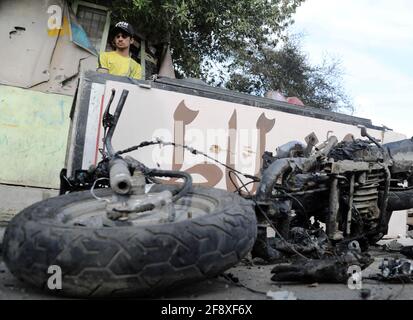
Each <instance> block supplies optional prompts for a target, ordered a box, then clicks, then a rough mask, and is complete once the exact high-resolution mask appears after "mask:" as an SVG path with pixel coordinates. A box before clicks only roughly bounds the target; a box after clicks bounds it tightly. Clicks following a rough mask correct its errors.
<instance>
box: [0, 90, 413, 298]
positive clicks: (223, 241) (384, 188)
mask: <svg viewBox="0 0 413 320" xmlns="http://www.w3.org/2000/svg"><path fill="white" fill-rule="evenodd" d="M115 95H116V92H115V91H113V92H112V96H111V97H110V100H109V104H108V106H107V108H106V111H105V113H104V117H103V127H104V129H105V130H104V131H105V135H104V148H103V150H102V151H101V152H102V156H103V160H102V161H101V162H100V163H99V164H98V165H97V166H96V167H92V168H90V170H80V171H77V172H74V173H73V176H70V177H67V176H66V174H65V173H66V171H65V170H62V173H61V181H62V183H61V195H60V196H58V197H55V198H51V199H47V200H44V201H41V202H38V203H36V204H34V205H32V206H30V207H28V208H26V209H25V210H23V211H22V212H21V213H19V214H18V215H17V216H16V217H14V218H13V220H12V221H11V222H10V224H9V225H8V227H7V230H6V233H5V236H4V241H3V250H2V252H4V255H3V257H4V261H5V263H6V265H7V267H8V268H9V270H10V271H11V272H12V273H13V274H14V275H15V276H16V277H18V278H19V279H21V280H22V281H24V282H26V283H28V284H30V285H33V286H35V287H38V288H41V289H43V290H46V291H47V290H48V286H47V283H48V279H49V277H50V274H49V273H48V268H49V267H50V266H58V267H59V268H60V269H61V270H62V284H63V287H62V290H59V291H52V292H51V293H54V294H64V295H69V296H76V297H108V296H135V297H136V296H144V297H148V296H152V295H157V296H159V295H162V294H163V293H165V292H166V291H170V290H172V289H174V288H176V287H179V286H181V285H185V284H188V283H193V282H195V281H200V280H204V279H206V278H211V277H215V276H218V275H220V274H221V273H222V272H224V271H225V270H227V269H229V268H231V267H232V266H234V265H236V264H237V263H239V262H240V261H241V260H242V259H243V258H244V257H246V256H247V254H248V253H249V252H252V255H253V256H256V257H261V258H263V259H265V260H267V261H275V260H279V259H282V258H283V257H287V258H290V257H291V256H293V255H297V256H299V257H300V256H301V258H304V259H306V263H301V262H300V261H298V262H297V261H295V263H296V264H292V265H289V266H276V268H275V270H274V273H275V275H274V280H291V279H293V280H296V281H314V280H323V281H331V278H334V277H336V278H337V279H338V280H340V281H341V280H342V279H344V276H343V273H345V272H346V268H345V266H346V265H348V264H359V265H361V266H362V267H363V266H365V265H368V264H369V263H370V259H369V257H367V256H365V255H363V254H362V252H361V251H362V249H365V248H364V247H365V246H367V245H368V243H374V242H375V241H377V240H378V239H380V238H381V237H382V236H383V235H384V234H385V233H386V229H387V226H388V221H389V218H390V216H391V213H392V211H394V210H401V209H404V208H411V207H413V201H412V199H413V188H412V185H413V181H412V165H413V141H412V140H404V141H400V142H396V143H393V144H387V145H383V146H381V145H380V144H379V143H378V142H377V141H375V140H374V139H373V138H371V137H370V136H369V135H368V133H367V132H366V131H365V130H363V135H364V136H365V137H367V138H368V139H369V140H366V141H361V140H356V141H355V140H350V141H345V142H341V143H338V141H337V138H335V137H333V136H332V137H330V138H329V139H328V141H326V142H325V143H322V144H321V145H319V146H317V147H315V146H316V145H317V143H318V142H317V138H316V137H315V136H314V135H310V136H309V137H308V138H307V146H303V145H301V144H300V143H294V142H293V143H290V144H287V145H286V146H282V147H280V148H279V149H278V151H277V154H276V156H274V157H273V156H271V155H270V154H265V155H264V166H263V170H262V175H261V177H252V176H248V175H245V174H244V176H245V177H246V178H248V179H252V181H253V182H257V183H258V191H257V193H256V194H254V195H251V194H249V193H248V192H247V193H243V194H241V195H242V196H240V195H237V194H235V193H231V192H228V191H224V190H218V189H212V188H203V187H199V186H195V185H193V184H192V178H191V176H190V175H189V174H187V173H186V172H181V171H171V170H159V169H150V168H148V167H146V166H145V165H144V164H143V163H141V162H140V161H138V160H137V159H134V158H132V157H129V156H125V155H126V154H127V153H128V152H131V151H135V150H138V149H139V148H143V147H146V146H151V145H160V146H162V145H163V146H165V145H169V146H173V147H185V148H186V149H187V150H189V151H190V152H191V153H192V154H203V155H204V156H207V155H206V154H204V153H202V152H199V151H197V150H195V149H193V148H190V147H187V146H177V145H175V144H173V143H165V142H162V141H159V140H156V141H149V142H143V143H140V144H139V145H137V146H134V147H131V148H128V149H126V150H121V151H115V150H114V148H113V146H112V143H111V140H112V136H113V134H114V132H115V128H116V125H117V122H118V120H119V117H120V115H121V112H122V108H123V106H124V104H125V101H126V99H127V96H128V91H127V90H124V91H123V92H122V95H121V97H120V99H119V103H118V106H117V107H116V111H115V112H114V114H113V115H111V114H110V113H109V110H110V106H111V104H112V102H113V100H114V97H115ZM210 159H211V158H210ZM212 160H214V159H212ZM214 161H215V160H214ZM229 169H231V168H229ZM231 170H232V171H231V172H236V170H235V169H233V168H232V169H231ZM238 174H241V173H240V172H238ZM165 178H168V179H170V180H172V182H174V184H173V185H170V184H166V183H165V182H166V181H165ZM181 181H183V182H181ZM169 182H170V181H169ZM244 187H245V185H244ZM247 190H248V189H247ZM257 218H258V220H259V225H258V228H257ZM264 222H266V223H264ZM323 224H324V225H325V226H326V230H325V231H324V228H323V227H322V225H323ZM268 225H270V226H271V227H273V228H274V229H275V230H276V237H275V238H273V239H270V240H269V239H268V238H267V233H266V231H267V230H266V228H267V226H268ZM257 232H258V238H257ZM360 246H361V248H360ZM251 250H252V251H251ZM314 261H318V263H316V264H314ZM303 267H304V268H305V270H304V271H305V272H303ZM320 274H321V275H322V276H325V275H327V279H321V278H320V279H318V278H317V277H318V276H320ZM337 274H339V275H338V276H337ZM328 275H331V276H328ZM337 279H333V280H337ZM48 292H50V290H49V291H48Z"/></svg>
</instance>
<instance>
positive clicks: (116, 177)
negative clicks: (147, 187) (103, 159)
mask: <svg viewBox="0 0 413 320" xmlns="http://www.w3.org/2000/svg"><path fill="white" fill-rule="evenodd" d="M109 171H110V173H109V176H110V187H111V188H112V190H113V191H114V192H116V193H117V194H120V195H126V194H129V193H131V190H132V176H131V174H130V171H129V168H128V165H127V163H126V162H125V160H123V159H120V158H117V159H114V160H112V161H111V162H110V164H109Z"/></svg>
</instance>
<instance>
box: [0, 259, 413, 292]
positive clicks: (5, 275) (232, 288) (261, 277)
mask: <svg viewBox="0 0 413 320" xmlns="http://www.w3.org/2000/svg"><path fill="white" fill-rule="evenodd" d="M374 256H375V258H376V261H375V262H374V263H373V264H372V265H371V266H370V267H369V268H368V269H366V270H365V271H364V275H369V274H372V273H376V272H378V265H379V263H380V261H381V258H383V257H384V256H389V254H388V253H383V252H379V251H377V252H374ZM271 269H272V266H258V265H254V266H246V265H242V264H240V265H238V266H236V267H234V268H232V269H230V270H228V271H227V272H226V273H227V274H228V273H231V274H232V275H233V277H235V278H237V279H238V280H239V284H240V285H243V286H245V287H247V288H248V289H247V288H245V287H240V286H237V285H235V284H234V283H233V282H231V281H229V280H226V279H225V278H223V277H219V278H214V279H211V280H206V281H203V282H200V283H196V284H193V285H190V286H187V287H185V288H183V289H180V290H179V291H175V292H173V293H169V294H167V295H165V296H164V297H161V298H163V299H185V300H186V299H202V300H228V299H236V300H244V299H248V300H262V299H268V298H267V296H266V293H267V292H268V291H270V290H271V291H273V292H275V291H289V292H292V293H293V294H294V296H295V297H296V298H297V299H300V300H360V299H361V295H360V291H358V290H350V289H348V287H347V286H346V285H338V284H320V285H314V286H308V285H279V284H276V283H274V282H272V281H271V280H270V279H271ZM363 288H366V289H370V291H371V296H370V297H369V299H370V300H387V299H399V300H400V299H413V284H406V285H402V284H383V283H379V282H376V281H372V280H368V281H366V280H365V281H364V283H363ZM253 291H257V292H253ZM0 299H17V300H26V299H35V300H45V299H59V298H58V297H55V296H52V295H47V294H45V293H43V292H40V291H38V290H36V289H33V288H30V287H27V286H26V285H25V284H23V283H21V282H19V281H18V280H16V279H15V278H14V277H13V275H12V274H11V273H10V272H9V271H8V269H7V267H6V266H5V264H4V262H3V261H2V258H1V257H0Z"/></svg>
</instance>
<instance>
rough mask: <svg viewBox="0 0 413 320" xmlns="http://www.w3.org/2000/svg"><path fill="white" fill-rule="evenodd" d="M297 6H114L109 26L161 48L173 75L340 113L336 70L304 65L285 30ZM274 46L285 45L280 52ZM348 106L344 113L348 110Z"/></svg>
mask: <svg viewBox="0 0 413 320" xmlns="http://www.w3.org/2000/svg"><path fill="white" fill-rule="evenodd" d="M303 1H304V0H114V1H112V6H113V15H114V17H113V18H114V19H115V20H126V21H129V22H131V23H132V24H133V25H134V26H135V27H136V28H137V30H139V32H140V33H142V34H144V35H145V36H146V37H147V38H148V39H150V40H151V42H152V43H154V42H155V43H169V44H170V45H171V49H172V57H173V61H174V64H175V70H176V74H177V76H178V77H195V78H201V79H204V80H206V81H208V82H209V83H211V84H214V85H217V86H226V87H227V88H230V89H233V90H238V91H241V92H246V93H252V94H257V95H263V94H264V93H265V92H266V91H269V90H280V91H281V92H282V93H283V94H284V95H285V96H297V97H299V98H300V99H301V100H302V101H303V102H304V103H305V104H307V105H311V106H314V107H318V108H324V109H330V110H339V109H343V108H344V109H345V108H347V109H348V106H349V105H350V104H349V99H348V97H347V96H346V95H345V93H344V91H343V90H342V88H341V85H340V76H341V70H340V64H339V63H338V62H337V61H325V62H324V63H323V64H322V65H320V66H312V65H311V64H310V63H309V62H308V59H307V57H306V56H305V55H304V54H303V53H302V52H301V50H300V48H299V45H298V41H287V37H285V30H286V28H287V27H288V26H289V25H290V24H291V23H292V22H293V20H292V15H293V14H294V13H295V11H296V9H297V7H298V6H299V5H300V4H301V3H302V2H303ZM280 40H283V42H284V43H285V45H284V46H282V48H281V49H275V48H278V47H279V42H280ZM350 108H351V107H350Z"/></svg>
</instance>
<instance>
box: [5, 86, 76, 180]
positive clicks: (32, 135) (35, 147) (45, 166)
mask: <svg viewBox="0 0 413 320" xmlns="http://www.w3.org/2000/svg"><path fill="white" fill-rule="evenodd" d="M72 100H73V98H72V97H67V96H63V95H56V94H44V93H40V92H34V91H30V90H24V89H19V88H14V87H8V86H1V85H0V164H1V166H0V183H7V184H16V185H26V186H33V187H43V188H58V187H59V184H60V182H59V172H60V170H61V168H63V166H64V161H65V155H66V144H67V135H68V131H69V123H70V119H69V113H70V108H71V105H72Z"/></svg>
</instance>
